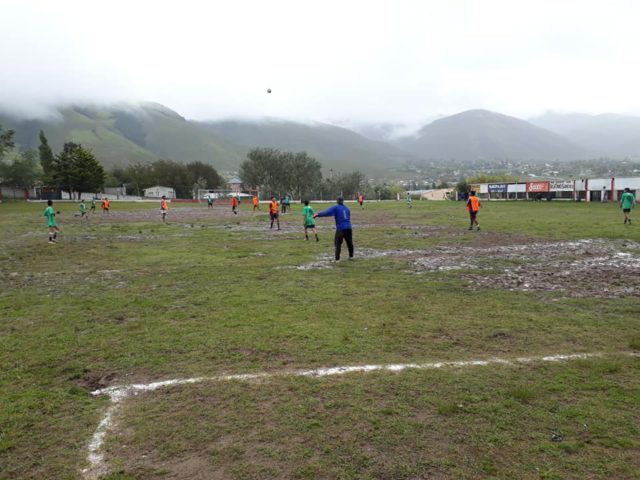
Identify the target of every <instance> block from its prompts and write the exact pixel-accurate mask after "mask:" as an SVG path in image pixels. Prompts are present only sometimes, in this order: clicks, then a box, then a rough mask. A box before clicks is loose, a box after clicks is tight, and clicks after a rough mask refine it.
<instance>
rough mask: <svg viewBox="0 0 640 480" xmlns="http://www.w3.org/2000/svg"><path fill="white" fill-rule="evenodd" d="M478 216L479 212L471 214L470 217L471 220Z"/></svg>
mask: <svg viewBox="0 0 640 480" xmlns="http://www.w3.org/2000/svg"><path fill="white" fill-rule="evenodd" d="M477 215H478V212H469V216H470V217H471V218H476V216H477Z"/></svg>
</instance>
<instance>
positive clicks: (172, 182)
mask: <svg viewBox="0 0 640 480" xmlns="http://www.w3.org/2000/svg"><path fill="white" fill-rule="evenodd" d="M223 184H224V179H223V178H222V177H221V176H220V175H219V174H218V172H217V171H216V169H215V168H213V167H212V166H211V165H207V164H206V163H202V162H191V163H186V164H184V163H178V162H176V161H173V160H156V161H155V162H150V163H134V164H133V165H129V166H128V167H116V168H114V169H113V170H112V171H111V172H110V173H109V177H108V179H107V186H110V187H119V186H122V185H124V186H125V187H126V189H127V192H130V193H131V194H133V195H137V196H142V195H143V193H144V192H143V190H144V189H145V188H149V187H152V186H155V185H161V186H163V187H170V188H173V189H174V190H175V192H176V197H178V198H193V196H194V195H195V194H196V193H197V191H198V189H205V188H209V189H216V188H219V187H221V186H222V185H223Z"/></svg>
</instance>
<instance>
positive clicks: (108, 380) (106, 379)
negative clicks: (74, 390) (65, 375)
mask: <svg viewBox="0 0 640 480" xmlns="http://www.w3.org/2000/svg"><path fill="white" fill-rule="evenodd" d="M115 378H116V374H115V373H113V372H109V373H105V372H87V373H85V374H84V375H83V376H82V377H81V378H79V379H78V380H76V384H77V385H78V386H80V387H82V388H85V389H87V390H88V391H90V392H93V391H95V390H99V389H101V388H106V387H109V386H110V385H111V384H112V383H113V381H114V380H115Z"/></svg>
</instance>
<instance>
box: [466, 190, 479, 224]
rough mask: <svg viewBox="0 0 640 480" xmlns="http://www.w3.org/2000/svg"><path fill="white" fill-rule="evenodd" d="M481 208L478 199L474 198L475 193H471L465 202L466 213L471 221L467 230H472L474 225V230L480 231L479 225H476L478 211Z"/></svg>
mask: <svg viewBox="0 0 640 480" xmlns="http://www.w3.org/2000/svg"><path fill="white" fill-rule="evenodd" d="M481 206H482V205H480V199H479V198H478V197H476V192H475V191H472V192H471V194H470V195H469V200H467V211H468V212H469V219H470V220H471V225H470V226H469V230H473V225H474V224H475V225H476V230H480V224H478V211H479V210H480V207H481Z"/></svg>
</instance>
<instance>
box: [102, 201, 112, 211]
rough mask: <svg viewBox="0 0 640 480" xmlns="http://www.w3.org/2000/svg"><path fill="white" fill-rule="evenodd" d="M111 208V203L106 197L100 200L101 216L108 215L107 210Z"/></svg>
mask: <svg viewBox="0 0 640 480" xmlns="http://www.w3.org/2000/svg"><path fill="white" fill-rule="evenodd" d="M110 207H111V202H110V201H109V199H108V198H107V197H104V199H103V200H102V214H103V215H104V214H109V208H110Z"/></svg>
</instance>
